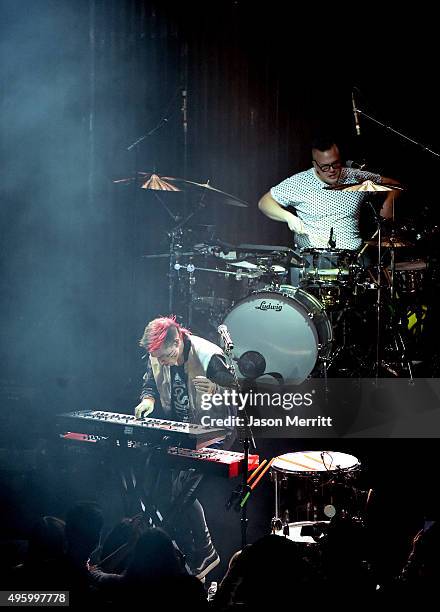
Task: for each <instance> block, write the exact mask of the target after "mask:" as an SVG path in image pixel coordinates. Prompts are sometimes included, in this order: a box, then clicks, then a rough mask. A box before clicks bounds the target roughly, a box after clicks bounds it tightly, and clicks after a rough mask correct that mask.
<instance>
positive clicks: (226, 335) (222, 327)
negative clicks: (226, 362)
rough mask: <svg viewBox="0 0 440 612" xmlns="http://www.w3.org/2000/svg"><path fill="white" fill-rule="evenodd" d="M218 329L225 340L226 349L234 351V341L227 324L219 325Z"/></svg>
mask: <svg viewBox="0 0 440 612" xmlns="http://www.w3.org/2000/svg"><path fill="white" fill-rule="evenodd" d="M217 331H218V333H219V334H220V338H221V339H222V340H223V346H224V347H225V351H232V349H233V348H234V343H233V342H232V338H231V336H230V335H229V331H228V328H227V327H226V325H219V326H218V327H217Z"/></svg>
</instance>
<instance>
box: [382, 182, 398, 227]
mask: <svg viewBox="0 0 440 612" xmlns="http://www.w3.org/2000/svg"><path fill="white" fill-rule="evenodd" d="M380 182H381V183H382V184H383V185H399V184H400V183H399V181H396V179H392V178H386V177H385V176H381V177H380ZM400 193H401V192H400V191H398V190H397V189H396V190H395V191H389V192H388V195H387V197H386V198H385V201H384V203H383V205H382V208H381V210H380V216H381V217H383V218H384V219H393V218H394V201H395V200H396V198H398V197H399V195H400Z"/></svg>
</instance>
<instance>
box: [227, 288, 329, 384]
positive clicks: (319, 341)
mask: <svg viewBox="0 0 440 612" xmlns="http://www.w3.org/2000/svg"><path fill="white" fill-rule="evenodd" d="M286 293H287V292H286ZM289 293H290V295H286V294H285V293H282V292H279V293H278V292H274V291H259V292H257V293H254V294H251V295H249V296H248V297H247V298H245V299H244V300H241V301H240V302H239V303H238V304H236V305H235V306H234V308H232V310H231V311H230V312H229V313H228V314H227V316H226V318H225V320H224V324H225V325H226V326H227V327H228V330H229V333H230V335H231V337H232V340H233V342H234V355H235V357H236V358H237V360H238V370H239V373H240V374H241V377H242V379H245V378H258V381H259V382H261V383H264V384H272V385H273V384H280V383H284V384H295V385H296V384H300V383H301V382H303V381H304V380H306V378H307V377H308V376H309V375H310V374H311V372H312V371H313V369H314V368H315V365H316V362H317V359H318V355H319V354H320V351H321V348H322V346H324V345H326V346H329V343H331V326H330V323H329V321H328V318H327V315H326V314H325V312H324V311H323V307H322V305H321V304H320V303H319V302H318V300H316V298H314V297H313V296H311V295H310V294H308V293H306V292H305V291H303V290H301V289H293V288H292V291H291V292H289Z"/></svg>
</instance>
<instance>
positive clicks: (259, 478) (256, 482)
mask: <svg viewBox="0 0 440 612" xmlns="http://www.w3.org/2000/svg"><path fill="white" fill-rule="evenodd" d="M275 459H276V457H272V459H271V460H270V461H269V463H268V464H267V465H266V467H265V468H264V470H263V471H262V472H261V473H260V475H259V476H258V478H257V480H256V481H255V482H254V483H253V484H252V485H251V491H252V490H253V489H255V487H256V486H257V484H258V483H259V482H260V480H261V479H262V478H263V476H264V475H265V473H266V472H267V470H268V469H269V468H270V466H271V465H272V463H273V462H274V461H275Z"/></svg>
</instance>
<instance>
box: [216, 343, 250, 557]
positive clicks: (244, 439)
mask: <svg viewBox="0 0 440 612" xmlns="http://www.w3.org/2000/svg"><path fill="white" fill-rule="evenodd" d="M223 344H224V349H223V350H224V353H225V355H226V359H227V362H228V369H229V371H230V372H231V374H232V375H233V377H234V382H235V386H236V388H237V389H238V391H239V392H240V391H241V385H240V382H239V380H238V376H237V370H236V367H235V363H234V356H233V349H234V345H233V344H229V343H225V342H223ZM243 413H244V419H245V424H244V427H238V428H237V429H238V432H239V435H240V438H241V439H240V442H241V443H242V444H243V455H244V456H243V459H242V464H243V468H242V481H241V486H240V488H239V490H238V491H237V490H234V492H233V493H232V495H231V497H230V499H229V500H228V502H227V504H226V507H227V508H228V507H230V505H231V504H232V501H233V500H234V499H236V498H237V497H238V500H239V501H238V502H237V503H236V504H235V508H236V509H238V508H240V509H241V518H240V525H241V548H242V550H243V549H244V547H245V546H246V544H247V527H248V522H249V519H248V516H247V499H246V500H245V498H246V496H247V495H248V494H249V493H250V491H251V488H250V486H249V485H248V478H249V448H250V445H251V443H252V448H253V449H254V450H256V449H257V447H256V445H255V439H254V436H253V434H252V430H251V427H250V425H249V417H248V414H247V411H246V408H244V407H243Z"/></svg>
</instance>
